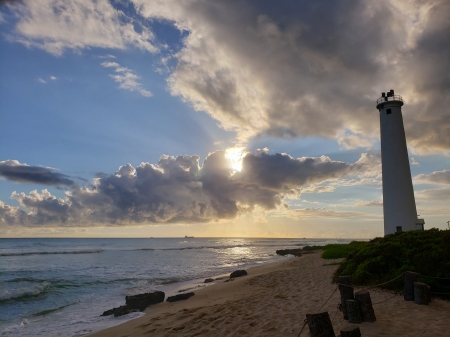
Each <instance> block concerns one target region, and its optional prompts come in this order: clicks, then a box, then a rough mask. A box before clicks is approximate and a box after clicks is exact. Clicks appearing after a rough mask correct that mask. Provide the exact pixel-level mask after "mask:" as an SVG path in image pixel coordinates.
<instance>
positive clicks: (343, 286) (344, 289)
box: [336, 275, 355, 319]
mask: <svg viewBox="0 0 450 337" xmlns="http://www.w3.org/2000/svg"><path fill="white" fill-rule="evenodd" d="M336 283H337V284H339V292H340V293H341V309H342V313H343V314H344V319H348V315H347V303H346V301H347V300H353V299H355V298H354V296H353V287H351V286H352V285H353V282H352V277H351V276H350V275H341V276H339V277H338V278H337V280H336Z"/></svg>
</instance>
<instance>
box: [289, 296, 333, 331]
mask: <svg viewBox="0 0 450 337" xmlns="http://www.w3.org/2000/svg"><path fill="white" fill-rule="evenodd" d="M338 289H339V287H336V289H334V291H333V292H332V293H331V295H330V297H328V298H327V300H326V301H325V303H324V304H322V305H321V307H320V308H319V309H317V311H316V312H319V310H320V309H322V308H323V306H324V305H325V304H327V302H328V301H329V300H330V298H331V297H332V296H333V295H334V293H335V292H336V290H338ZM338 310H339V306H338ZM336 314H337V311H336ZM336 314H334V316H336ZM333 320H334V317H333ZM307 322H308V321H307V320H306V319H305V323H304V324H303V327H302V329H301V330H300V332H299V334H298V335H297V337H299V336H300V335H301V333H302V332H303V329H304V328H305V326H306V324H307Z"/></svg>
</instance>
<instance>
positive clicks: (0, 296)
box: [0, 281, 50, 301]
mask: <svg viewBox="0 0 450 337" xmlns="http://www.w3.org/2000/svg"><path fill="white" fill-rule="evenodd" d="M49 286H50V282H47V281H45V282H42V283H40V284H36V285H34V286H31V287H24V288H17V289H10V290H4V291H2V292H1V293H0V301H7V300H11V299H14V298H20V297H27V296H36V295H39V294H40V293H42V292H44V291H45V290H46V289H47V288H48V287H49Z"/></svg>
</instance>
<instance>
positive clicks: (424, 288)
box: [414, 282, 431, 305]
mask: <svg viewBox="0 0 450 337" xmlns="http://www.w3.org/2000/svg"><path fill="white" fill-rule="evenodd" d="M430 302H431V292H430V287H429V285H428V284H426V283H422V282H414V303H416V304H425V305H428V303H430Z"/></svg>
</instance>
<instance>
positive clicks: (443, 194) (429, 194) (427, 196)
mask: <svg viewBox="0 0 450 337" xmlns="http://www.w3.org/2000/svg"><path fill="white" fill-rule="evenodd" d="M414 195H415V196H416V199H418V200H422V201H431V200H433V201H434V202H436V201H438V202H448V201H450V188H445V187H444V188H436V189H426V190H422V191H417V192H414Z"/></svg>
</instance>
